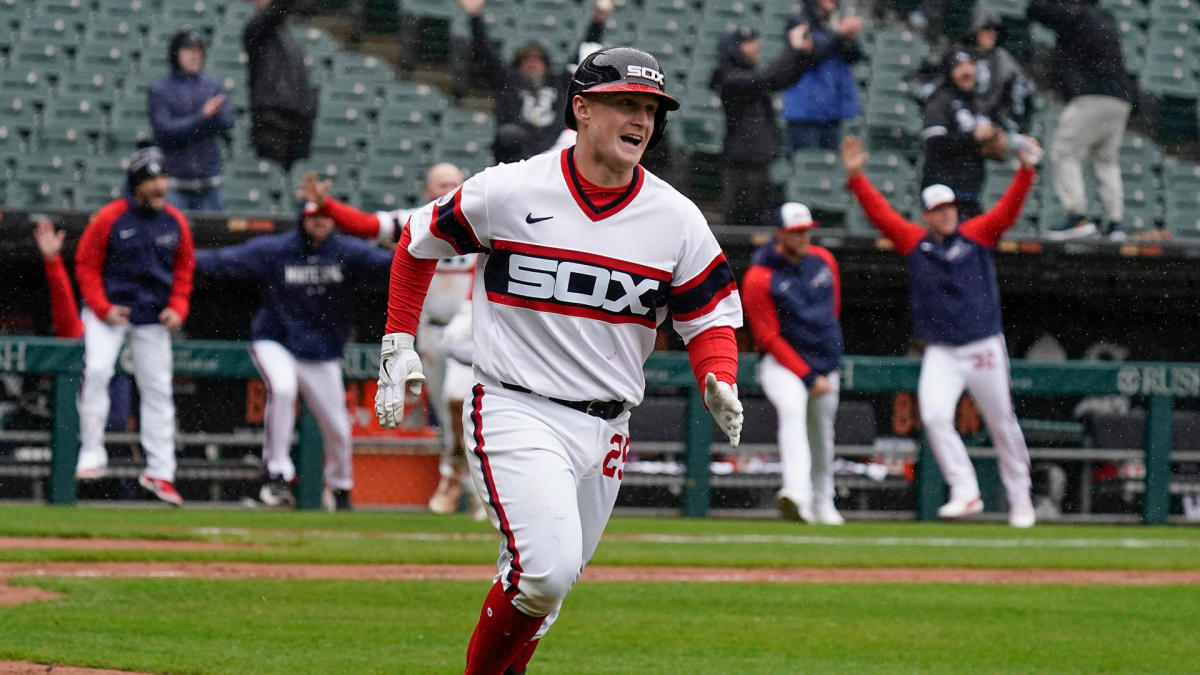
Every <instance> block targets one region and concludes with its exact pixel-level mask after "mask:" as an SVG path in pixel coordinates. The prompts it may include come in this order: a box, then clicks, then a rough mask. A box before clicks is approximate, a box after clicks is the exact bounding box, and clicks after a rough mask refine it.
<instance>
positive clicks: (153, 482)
mask: <svg viewBox="0 0 1200 675" xmlns="http://www.w3.org/2000/svg"><path fill="white" fill-rule="evenodd" d="M138 485H141V486H142V487H144V488H146V489H147V490H149V491H150V492H153V493H154V496H155V497H158V498H159V499H161V500H163V501H164V502H166V503H168V504H170V505H171V506H183V497H180V496H179V492H178V491H177V490H176V489H175V484H174V483H172V482H171V481H169V480H163V479H161V478H151V477H150V476H147V475H146V472H144V471H143V472H142V473H140V474H138Z"/></svg>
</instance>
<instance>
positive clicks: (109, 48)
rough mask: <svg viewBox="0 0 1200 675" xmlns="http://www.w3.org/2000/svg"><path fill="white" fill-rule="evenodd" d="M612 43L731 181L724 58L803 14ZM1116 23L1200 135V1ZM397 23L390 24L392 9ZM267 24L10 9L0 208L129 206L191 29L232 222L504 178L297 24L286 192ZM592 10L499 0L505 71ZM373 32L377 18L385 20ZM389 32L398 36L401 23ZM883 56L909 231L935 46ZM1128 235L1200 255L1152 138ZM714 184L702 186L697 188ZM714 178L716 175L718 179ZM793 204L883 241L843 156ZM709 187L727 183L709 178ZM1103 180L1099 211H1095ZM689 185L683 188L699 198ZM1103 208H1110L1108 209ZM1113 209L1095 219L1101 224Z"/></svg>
mask: <svg viewBox="0 0 1200 675" xmlns="http://www.w3.org/2000/svg"><path fill="white" fill-rule="evenodd" d="M615 4H616V5H617V11H616V12H615V13H614V14H613V16H612V17H611V18H610V19H609V21H608V25H607V34H606V42H609V43H625V44H633V45H636V46H639V47H642V48H644V49H647V50H649V51H651V52H653V53H654V54H656V55H657V56H658V57H659V58H660V60H661V61H662V62H663V65H664V66H665V68H666V69H667V71H668V72H670V73H677V74H679V75H678V76H676V77H674V78H673V79H672V81H671V83H670V90H671V92H672V94H674V95H675V96H676V97H678V98H679V99H680V100H681V101H682V102H683V107H682V109H681V110H680V111H679V112H678V113H677V114H676V115H677V117H676V120H677V121H676V122H675V123H673V124H672V125H671V126H670V127H669V132H670V133H669V138H670V142H671V144H672V147H673V148H674V149H675V150H676V151H683V152H684V153H685V154H690V155H692V164H693V165H695V166H701V165H705V166H711V165H715V164H717V163H716V162H714V161H712V159H711V158H708V157H705V156H706V155H719V153H720V149H721V143H722V135H723V131H724V117H723V112H722V110H721V105H720V101H719V99H718V98H716V97H715V96H714V94H713V92H712V91H711V90H710V89H709V88H708V79H709V75H710V73H711V72H712V69H713V67H714V66H715V65H716V63H715V62H716V44H717V41H718V40H719V39H720V37H721V36H722V35H723V34H725V33H726V32H727V31H728V30H730V29H731V28H733V27H735V26H741V25H749V26H753V27H756V28H758V29H759V31H760V32H761V34H762V35H763V39H764V56H765V58H771V57H772V56H773V55H775V54H777V53H778V52H779V50H781V49H782V47H783V25H784V22H785V21H786V19H787V17H788V16H789V15H790V14H791V13H792V12H793V11H794V10H795V7H796V4H797V3H796V2H795V0H753V1H743V0H739V1H736V2H724V1H722V2H717V1H716V0H707V1H706V0H617V2H616V3H615ZM986 4H987V7H988V8H989V9H991V10H992V11H995V12H997V13H999V14H1000V15H1001V16H1002V17H1003V18H1004V21H1005V22H1006V27H1007V28H1009V29H1011V30H1010V34H1011V35H1012V36H1013V43H1012V48H1013V51H1014V52H1015V53H1017V54H1018V55H1019V56H1020V55H1022V54H1028V53H1029V51H1030V50H1031V49H1034V48H1039V47H1044V46H1047V45H1050V44H1053V39H1054V38H1053V34H1052V33H1048V32H1047V31H1045V30H1044V29H1042V28H1041V27H1040V26H1038V25H1032V26H1031V25H1029V24H1028V23H1027V22H1026V21H1025V19H1024V13H1025V6H1026V4H1027V0H1002V1H1000V2H988V3H986ZM1101 4H1103V5H1104V6H1105V7H1107V8H1108V9H1109V10H1110V11H1111V12H1112V13H1113V14H1114V15H1115V16H1116V18H1117V19H1118V22H1119V25H1120V28H1121V31H1122V34H1123V36H1124V41H1123V48H1124V50H1125V55H1126V65H1127V67H1128V69H1129V71H1130V72H1131V73H1132V74H1133V75H1135V77H1136V78H1137V81H1138V82H1139V84H1140V87H1141V89H1142V91H1143V92H1144V95H1146V96H1148V97H1150V98H1151V99H1153V101H1154V102H1155V105H1154V106H1152V109H1153V110H1154V114H1155V115H1156V116H1157V118H1156V119H1155V120H1154V123H1155V127H1156V131H1158V132H1159V134H1160V137H1162V138H1164V139H1165V140H1172V139H1176V140H1178V139H1180V138H1182V139H1188V138H1194V137H1195V133H1196V132H1195V125H1196V100H1197V93H1198V91H1200V79H1198V76H1200V56H1198V55H1200V4H1198V3H1196V2H1195V0H1149V1H1148V2H1142V0H1101ZM367 5H368V12H369V13H372V15H378V16H382V15H385V14H387V15H389V16H392V17H394V16H395V12H394V11H392V10H391V9H390V8H391V7H393V6H394V5H395V3H394V0H368V3H367ZM402 6H403V12H404V13H405V14H406V15H407V16H409V17H410V18H412V19H414V20H417V21H425V22H434V23H440V24H442V25H444V26H445V30H446V34H447V36H448V37H451V38H460V39H465V38H466V37H467V36H468V34H469V33H468V26H467V21H466V18H465V16H464V15H463V13H462V11H461V10H460V9H459V8H458V5H457V3H455V2H453V1H452V0H405V1H404V2H403V3H402ZM381 7H384V8H389V9H381ZM252 9H253V8H252V6H251V5H250V4H249V3H245V2H206V1H205V0H39V2H36V3H35V2H29V1H28V0H0V36H3V38H4V39H0V65H2V66H3V67H2V68H0V200H2V201H3V203H5V204H8V205H11V206H15V207H60V208H75V209H85V210H86V209H94V208H96V207H97V206H98V205H100V204H101V203H103V202H104V201H105V200H107V199H109V198H111V197H112V196H113V195H114V194H115V193H116V192H117V191H118V190H119V187H120V185H119V180H120V176H121V171H120V164H121V161H122V158H123V156H124V155H125V154H127V153H128V151H129V150H130V149H132V148H134V147H136V144H137V143H138V141H139V140H141V139H144V138H148V137H149V136H150V128H149V124H148V121H147V119H146V105H145V92H146V88H147V87H148V86H149V84H150V83H151V82H152V81H153V80H155V79H156V78H158V77H160V76H162V75H163V74H165V68H166V64H165V60H166V45H167V42H168V41H169V39H170V36H171V35H172V34H174V32H175V31H177V30H179V29H180V28H182V27H184V26H191V27H193V28H196V29H198V30H201V31H203V32H204V33H205V34H206V35H207V36H208V38H209V42H210V46H209V50H208V58H207V65H206V69H207V72H208V73H209V74H211V75H213V76H214V77H217V78H218V79H220V80H221V81H222V82H223V83H224V84H225V87H226V88H227V89H228V90H229V92H230V97H231V101H232V104H233V105H234V106H235V110H236V112H237V114H238V119H239V121H238V125H237V128H236V130H235V132H234V133H233V134H232V138H231V139H230V142H229V143H228V144H227V146H226V147H225V148H224V154H225V163H226V173H227V178H228V180H227V188H226V199H227V202H228V208H229V210H230V211H231V212H237V213H246V214H281V213H286V212H289V211H290V210H291V208H292V207H291V204H292V202H293V197H292V184H293V181H294V179H295V177H296V176H298V174H296V173H295V172H296V171H303V170H310V169H311V170H315V171H318V172H320V173H322V174H324V175H327V176H329V177H331V178H333V179H334V185H335V187H334V192H335V194H337V195H339V196H341V197H344V198H347V199H349V200H351V201H353V202H354V203H356V204H359V205H361V206H363V207H364V208H371V209H376V208H378V209H390V208H399V207H403V206H412V205H415V204H416V203H417V201H418V199H419V193H420V181H421V177H422V173H423V171H424V169H425V167H427V166H428V165H429V164H430V163H431V162H432V161H435V160H442V159H444V160H447V161H453V162H455V163H457V164H460V165H461V166H463V167H464V168H465V169H466V170H467V171H468V172H474V171H478V170H480V169H482V168H483V167H485V166H487V165H488V164H489V163H490V162H491V153H490V145H491V138H492V135H493V132H494V126H495V121H494V118H493V117H492V116H491V115H490V114H489V113H486V112H479V111H477V110H467V109H460V108H456V107H454V106H453V105H452V104H451V102H450V101H449V100H448V98H447V96H446V95H445V94H444V93H443V92H442V91H440V90H439V89H437V88H435V87H432V86H430V85H428V84H421V83H415V82H408V81H404V80H401V79H397V77H396V75H395V71H394V69H393V68H392V67H391V65H390V64H389V63H387V62H385V61H383V60H381V59H380V58H378V57H376V56H371V55H365V54H360V53H355V52H352V51H347V50H346V49H344V48H343V47H342V45H341V44H340V43H339V42H338V41H337V40H336V39H335V38H333V37H332V36H331V35H330V34H329V33H328V32H326V31H324V30H322V29H321V28H317V27H313V26H307V25H296V26H294V27H293V28H292V30H293V32H294V34H295V35H296V37H297V38H299V39H300V40H301V41H302V42H303V44H304V49H305V52H306V55H307V60H308V63H309V66H310V69H311V74H312V78H313V79H314V81H315V82H316V83H317V84H318V85H319V86H320V88H321V104H320V111H319V116H318V122H317V129H316V134H315V138H314V142H313V146H312V157H311V158H310V159H309V160H307V161H306V162H304V163H302V164H301V165H300V166H299V167H297V168H295V169H294V170H293V172H294V175H293V176H291V177H289V176H286V175H284V173H283V172H282V171H281V170H280V169H279V167H278V166H276V165H274V164H272V163H269V162H263V161H260V160H258V159H257V158H256V157H255V156H254V154H253V152H252V150H251V149H250V147H249V143H248V139H247V137H246V128H247V126H248V117H249V115H248V109H247V91H246V75H245V72H246V61H247V57H246V54H245V53H244V51H243V50H242V45H241V28H242V25H243V24H244V22H245V20H246V17H247V15H248V14H249V12H251V11H252ZM589 13H590V9H589V6H588V5H587V3H586V2H583V1H582V0H489V1H488V3H487V4H486V6H485V9H484V20H485V22H486V23H487V25H488V26H489V34H490V35H491V36H492V37H493V38H494V39H495V41H496V42H497V45H498V47H499V48H500V49H501V51H502V53H504V54H506V55H509V54H511V53H512V51H513V50H514V49H515V48H516V47H517V46H519V44H521V43H524V42H526V41H528V40H531V39H536V40H538V41H540V42H542V43H543V44H544V45H545V47H546V48H547V49H548V50H549V52H550V53H551V55H552V58H553V59H554V61H555V62H557V63H565V62H569V61H570V60H572V58H571V57H572V56H573V50H574V49H575V47H576V45H577V44H578V41H579V39H580V37H581V34H582V31H583V30H584V27H585V24H586V22H587V21H588V19H589ZM373 21H374V20H373ZM384 23H388V22H386V21H385V22H384ZM863 45H864V48H865V51H866V54H867V58H866V59H865V61H864V62H863V63H861V64H859V65H858V66H857V67H856V68H855V75H856V78H857V79H858V81H859V83H860V91H861V94H862V101H863V115H862V118H861V119H860V120H856V121H855V122H853V123H852V128H853V129H854V130H855V132H856V133H860V134H861V135H863V136H864V138H865V139H866V142H867V145H868V149H869V150H870V152H871V155H872V161H871V166H870V167H869V169H870V173H871V175H872V176H873V177H874V178H875V179H876V182H877V183H878V184H879V185H880V187H881V189H882V190H883V191H884V192H885V194H887V195H888V197H889V198H891V199H892V200H893V201H894V203H895V204H896V206H897V208H898V209H899V210H901V211H902V212H905V213H911V212H912V209H913V208H914V202H913V199H912V196H913V194H914V193H915V190H914V189H913V188H914V184H915V181H916V180H917V179H918V177H919V175H920V153H919V152H917V150H918V148H919V143H918V142H917V134H918V132H919V131H920V126H921V113H920V106H919V105H918V104H917V103H916V101H915V100H914V99H913V98H912V96H911V95H910V92H909V90H908V87H909V85H908V83H907V81H906V80H907V76H908V74H909V73H910V72H911V71H912V70H913V69H914V68H915V67H916V66H917V65H918V64H920V63H921V61H922V60H924V59H926V58H928V57H929V56H930V55H931V52H932V49H931V46H930V45H929V44H928V43H927V42H926V41H925V39H924V38H923V37H922V35H921V34H920V33H917V32H913V31H911V30H908V29H907V28H904V27H897V26H888V25H872V22H871V21H869V20H868V22H867V29H866V30H864V32H863ZM1036 107H1037V111H1036V112H1035V114H1034V117H1033V122H1032V131H1033V133H1034V134H1035V135H1037V136H1038V137H1039V138H1041V139H1042V141H1043V143H1044V144H1048V142H1049V139H1050V138H1051V137H1052V134H1053V130H1054V125H1055V121H1056V119H1057V115H1058V112H1059V110H1060V109H1059V108H1057V107H1055V106H1053V105H1050V104H1049V103H1048V101H1047V100H1046V99H1044V98H1040V97H1039V98H1038V99H1037V101H1036ZM1121 158H1122V174H1123V176H1124V178H1125V186H1126V190H1125V201H1126V212H1127V213H1128V214H1129V215H1128V217H1127V219H1126V220H1127V227H1128V228H1129V229H1132V230H1135V231H1138V230H1151V229H1155V228H1167V229H1169V230H1171V231H1173V232H1174V233H1176V234H1177V235H1179V236H1181V237H1183V236H1192V237H1200V201H1198V198H1197V194H1200V167H1197V165H1194V164H1189V163H1186V162H1182V161H1179V160H1177V159H1174V158H1167V159H1164V155H1163V152H1162V151H1161V150H1160V149H1159V147H1158V146H1157V145H1156V144H1155V142H1154V140H1152V139H1150V138H1147V137H1145V136H1141V135H1138V134H1136V133H1130V134H1129V135H1128V137H1127V138H1126V141H1125V146H1124V148H1123V150H1122V155H1121ZM696 173H697V176H698V178H697V179H696V181H694V182H697V184H698V181H699V180H701V178H699V176H702V175H704V174H703V172H696ZM710 173H711V172H710ZM1010 175H1011V168H1010V167H1008V166H1005V165H1002V164H1000V163H991V164H990V165H989V170H988V177H987V182H986V184H985V191H984V192H985V202H986V203H990V202H992V201H994V200H995V199H997V198H998V197H999V196H1000V194H1002V193H1003V190H1004V187H1005V185H1006V184H1007V182H1008V177H1009V176H1010ZM771 176H772V180H773V181H774V182H775V183H777V185H778V187H779V190H780V193H781V194H783V195H786V196H787V197H789V198H792V199H797V200H802V201H805V202H807V203H809V204H810V205H811V206H813V207H814V209H815V210H817V211H819V212H822V213H823V214H824V218H825V222H827V223H830V224H833V223H836V222H837V221H838V220H842V221H843V222H844V223H845V225H846V227H848V228H849V229H851V230H863V231H866V230H868V229H869V226H868V225H867V223H866V221H865V220H864V218H863V216H862V214H861V212H859V211H858V209H857V208H856V207H854V206H853V205H852V204H851V200H850V199H848V196H847V194H846V192H845V190H844V189H843V187H842V185H841V181H840V169H839V167H838V164H837V157H836V155H835V154H834V153H827V152H804V153H800V154H798V155H797V156H795V157H794V158H793V159H792V160H790V161H789V160H780V161H778V162H776V164H775V165H774V166H773V167H772V171H771ZM710 178H711V177H710ZM1094 182H1095V181H1094V179H1093V178H1092V177H1091V176H1090V174H1089V175H1088V189H1089V194H1091V195H1092V196H1095V189H1094ZM1049 183H1050V181H1049V180H1048V179H1045V178H1043V179H1042V180H1040V181H1039V187H1038V188H1037V189H1036V190H1035V191H1034V194H1033V196H1032V197H1031V199H1030V205H1029V207H1028V208H1026V209H1025V214H1024V218H1023V220H1022V222H1021V224H1020V225H1019V228H1018V232H1022V233H1027V234H1036V233H1037V232H1038V231H1039V228H1040V229H1045V228H1046V227H1047V226H1049V225H1052V224H1057V223H1058V222H1059V221H1060V220H1061V217H1062V212H1061V207H1060V206H1059V205H1058V201H1057V199H1055V197H1054V195H1053V191H1052V189H1051V188H1050V185H1049ZM686 187H687V186H686V185H685V189H686ZM1093 203H1095V204H1097V205H1098V201H1096V200H1093ZM1097 208H1098V206H1097Z"/></svg>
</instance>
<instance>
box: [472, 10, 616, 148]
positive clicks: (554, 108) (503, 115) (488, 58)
mask: <svg viewBox="0 0 1200 675" xmlns="http://www.w3.org/2000/svg"><path fill="white" fill-rule="evenodd" d="M484 2H485V0H458V4H459V5H461V6H462V8H463V11H464V12H466V14H467V16H468V17H470V22H471V51H472V53H473V56H474V59H475V62H476V63H478V64H480V65H481V66H482V68H483V72H484V73H486V77H487V78H488V80H489V81H490V83H491V85H492V86H493V87H494V88H495V90H496V140H495V144H494V145H493V147H492V152H493V154H494V155H495V159H496V162H497V163H502V162H516V161H520V160H522V159H525V158H527V157H532V156H534V155H537V154H540V153H542V152H545V151H547V150H549V149H551V148H552V147H554V145H555V141H556V140H558V138H559V135H561V134H562V133H563V131H564V130H565V128H566V127H565V126H564V124H563V118H562V110H563V108H564V107H565V106H566V100H567V98H566V96H567V87H568V86H569V85H570V83H571V73H570V72H568V71H567V70H566V69H559V70H556V69H554V68H553V67H552V66H551V63H550V54H549V53H548V52H547V51H546V49H545V47H543V46H542V45H541V44H540V43H538V42H529V43H527V44H524V45H521V46H520V47H518V48H517V51H516V53H515V54H514V55H513V60H512V63H511V64H505V63H504V62H503V61H501V60H500V56H499V55H498V54H497V53H496V48H495V46H493V45H492V43H491V41H490V40H488V35H487V28H486V27H485V26H484V23H483V16H482V12H483V5H484ZM611 14H612V3H611V2H610V1H609V0H598V1H597V2H596V4H595V6H594V9H593V13H592V21H591V23H590V24H589V25H588V30H587V34H586V36H585V37H584V39H583V44H582V45H580V58H583V56H585V55H586V54H585V52H587V53H590V52H591V51H594V50H595V49H596V48H598V47H599V46H600V45H599V43H600V41H601V40H602V39H603V37H604V22H605V21H607V20H608V17H609V16H610V15H611ZM568 145H570V143H568Z"/></svg>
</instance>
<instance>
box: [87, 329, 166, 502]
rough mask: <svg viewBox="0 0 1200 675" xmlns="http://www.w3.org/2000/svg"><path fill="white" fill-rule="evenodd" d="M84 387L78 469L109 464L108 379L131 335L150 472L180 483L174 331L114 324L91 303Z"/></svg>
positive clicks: (140, 422)
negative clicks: (173, 386)
mask: <svg viewBox="0 0 1200 675" xmlns="http://www.w3.org/2000/svg"><path fill="white" fill-rule="evenodd" d="M81 317H82V319H83V349H84V354H83V386H82V388H81V389H80V392H79V405H78V408H79V439H80V447H79V460H78V462H77V463H76V471H79V470H83V469H96V468H101V467H105V466H107V465H108V452H107V451H106V450H105V448H104V426H105V424H106V423H107V421H108V409H109V406H110V405H111V403H112V402H111V401H110V400H109V399H108V383H109V381H110V380H112V377H113V373H114V372H115V371H116V365H117V357H118V356H119V355H120V353H121V346H122V345H124V344H125V337H126V335H130V336H131V338H130V351H131V352H132V355H133V373H134V379H135V380H136V381H137V386H138V396H139V398H140V400H141V405H140V407H139V410H138V429H139V436H140V440H141V443H142V449H143V450H145V452H146V475H147V476H149V477H151V478H158V479H159V480H165V481H168V482H172V483H173V482H175V399H174V397H173V395H172V392H171V378H172V373H171V332H170V331H169V330H167V328H166V326H163V325H162V324H157V323H155V324H146V325H140V326H135V325H132V324H121V325H115V326H114V325H110V324H108V323H105V322H104V320H102V319H101V318H100V317H98V316H96V315H95V314H94V313H93V312H92V310H91V309H89V308H87V307H85V308H84V309H83V312H82V313H81Z"/></svg>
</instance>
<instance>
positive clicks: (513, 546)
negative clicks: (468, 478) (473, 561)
mask: <svg viewBox="0 0 1200 675" xmlns="http://www.w3.org/2000/svg"><path fill="white" fill-rule="evenodd" d="M471 393H472V396H471V423H472V425H473V426H474V427H475V431H474V433H473V434H472V440H473V441H474V445H475V448H474V453H475V457H477V458H478V459H479V466H480V469H481V471H482V473H483V486H484V488H485V489H486V490H487V498H488V503H489V504H491V505H492V510H494V511H495V512H496V520H498V521H500V534H501V536H503V537H504V548H505V549H507V550H508V554H509V555H510V556H512V564H511V565H510V568H509V570H508V576H507V578H506V580H507V581H508V588H506V589H505V591H504V594H505V595H507V596H508V597H510V598H511V597H512V596H514V595H516V593H517V583H518V582H520V580H521V573H522V572H523V571H524V570H523V569H521V552H520V551H518V550H517V538H516V537H515V536H513V531H512V526H511V525H509V523H508V514H507V513H505V511H504V507H503V506H502V505H501V504H500V495H499V494H497V493H496V479H495V478H494V477H493V476H492V464H491V462H490V461H488V456H487V452H486V451H485V450H484V442H483V385H482V384H476V385H475V386H474V387H473V388H472V390H471Z"/></svg>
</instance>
